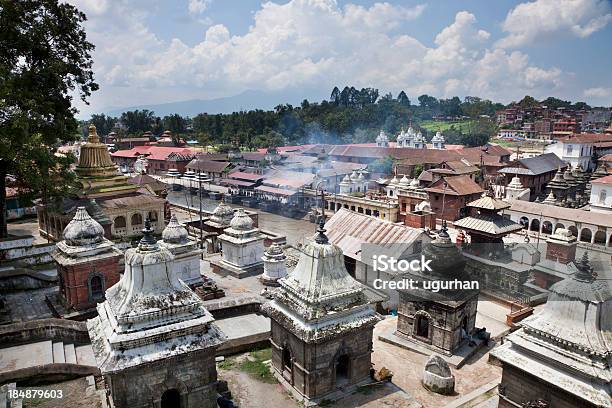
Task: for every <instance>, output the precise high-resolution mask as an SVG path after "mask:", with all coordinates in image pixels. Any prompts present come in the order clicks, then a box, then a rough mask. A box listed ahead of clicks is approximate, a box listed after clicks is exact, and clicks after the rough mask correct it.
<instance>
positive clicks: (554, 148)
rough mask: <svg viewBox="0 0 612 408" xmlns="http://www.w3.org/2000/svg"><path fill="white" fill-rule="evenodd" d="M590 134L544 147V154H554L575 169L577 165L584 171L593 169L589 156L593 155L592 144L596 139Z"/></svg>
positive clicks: (569, 137)
mask: <svg viewBox="0 0 612 408" xmlns="http://www.w3.org/2000/svg"><path fill="white" fill-rule="evenodd" d="M592 136H594V135H591V134H584V135H583V134H578V135H572V136H568V137H564V138H561V139H557V141H556V143H553V144H550V145H548V146H546V148H545V152H546V153H554V154H556V155H557V156H558V157H559V158H560V159H561V160H563V161H564V162H568V163H570V164H571V165H572V168H575V167H576V166H577V165H578V163H580V165H581V166H582V168H583V169H584V170H585V171H588V170H590V169H592V168H593V164H592V163H591V156H592V155H593V143H594V142H595V141H596V138H593V137H592Z"/></svg>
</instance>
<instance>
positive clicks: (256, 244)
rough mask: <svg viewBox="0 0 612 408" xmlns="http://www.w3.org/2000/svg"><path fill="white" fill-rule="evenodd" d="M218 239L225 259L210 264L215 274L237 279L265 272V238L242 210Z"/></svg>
mask: <svg viewBox="0 0 612 408" xmlns="http://www.w3.org/2000/svg"><path fill="white" fill-rule="evenodd" d="M218 239H219V243H220V244H221V251H222V254H223V258H222V259H221V260H220V261H219V260H212V261H211V262H210V265H211V267H212V270H213V272H215V273H217V274H220V275H228V274H230V275H232V276H235V277H237V278H246V277H247V276H253V275H259V274H260V273H262V272H263V261H262V256H263V254H264V236H263V235H262V234H261V232H260V230H259V228H255V227H254V226H253V220H252V219H251V217H249V216H248V215H247V213H245V212H244V210H243V209H242V208H240V209H238V211H236V213H235V215H234V218H232V221H231V222H230V225H229V228H226V229H225V230H224V231H223V234H221V235H219V237H218Z"/></svg>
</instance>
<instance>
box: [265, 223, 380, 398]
mask: <svg viewBox="0 0 612 408" xmlns="http://www.w3.org/2000/svg"><path fill="white" fill-rule="evenodd" d="M279 283H280V288H279V289H277V290H276V291H275V292H274V299H273V300H272V301H270V302H268V303H266V304H264V305H263V306H262V310H263V311H264V312H265V313H266V314H267V315H268V316H269V317H270V319H271V323H272V328H271V329H272V330H271V338H270V343H271V344H272V370H273V373H274V374H275V376H276V377H277V378H278V380H279V381H280V382H281V383H282V384H283V385H284V386H285V387H286V388H288V389H289V390H291V391H292V392H293V394H294V395H295V396H296V397H297V398H298V399H300V400H302V401H304V403H305V404H306V405H311V404H315V403H318V402H321V401H322V400H324V399H329V400H334V399H338V398H341V397H342V396H344V395H345V394H346V393H349V392H352V390H354V388H355V387H356V386H357V385H358V384H361V383H363V382H364V381H368V380H369V375H370V367H371V353H372V331H373V327H374V324H375V323H376V322H378V321H379V317H378V315H377V314H376V312H375V311H374V309H373V308H372V307H371V306H370V305H369V304H368V301H367V298H366V295H365V293H364V288H363V286H362V285H361V284H360V283H358V282H357V281H355V280H354V279H353V278H351V276H350V275H349V274H348V272H347V270H346V267H345V266H344V256H343V254H342V250H341V249H340V248H339V247H338V246H336V245H334V244H332V243H330V242H329V240H328V238H327V236H326V235H325V229H324V227H323V220H321V223H320V226H319V229H318V230H317V235H316V236H315V237H314V240H313V241H311V242H309V243H308V244H307V245H305V246H304V248H303V251H302V255H301V257H300V260H299V262H298V264H297V266H296V268H295V269H294V271H293V272H292V273H291V274H289V276H288V277H286V278H283V279H281V280H280V281H279Z"/></svg>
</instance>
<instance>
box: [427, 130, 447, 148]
mask: <svg viewBox="0 0 612 408" xmlns="http://www.w3.org/2000/svg"><path fill="white" fill-rule="evenodd" d="M445 142H446V141H445V140H444V136H442V133H440V132H436V135H435V136H434V137H433V138H432V139H431V144H432V145H433V148H434V149H439V150H441V149H444V143H445Z"/></svg>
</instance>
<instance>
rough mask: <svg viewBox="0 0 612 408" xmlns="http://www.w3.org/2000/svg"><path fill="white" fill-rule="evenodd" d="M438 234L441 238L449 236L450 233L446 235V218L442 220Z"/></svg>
mask: <svg viewBox="0 0 612 408" xmlns="http://www.w3.org/2000/svg"><path fill="white" fill-rule="evenodd" d="M438 236H439V237H442V238H450V235H448V227H447V226H446V220H442V229H441V230H440V233H439V234H438Z"/></svg>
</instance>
